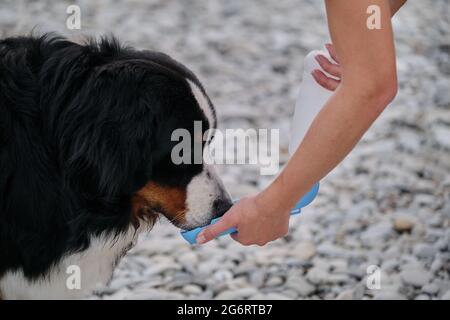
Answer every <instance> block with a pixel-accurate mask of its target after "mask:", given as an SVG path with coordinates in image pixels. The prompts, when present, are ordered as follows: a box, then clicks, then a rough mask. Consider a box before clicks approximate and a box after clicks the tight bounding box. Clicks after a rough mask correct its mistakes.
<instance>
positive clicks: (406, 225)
mask: <svg viewBox="0 0 450 320" xmlns="http://www.w3.org/2000/svg"><path fill="white" fill-rule="evenodd" d="M413 228H414V220H413V219H411V218H410V217H408V216H399V217H397V218H395V219H394V229H395V231H397V232H409V231H411V230H412V229H413Z"/></svg>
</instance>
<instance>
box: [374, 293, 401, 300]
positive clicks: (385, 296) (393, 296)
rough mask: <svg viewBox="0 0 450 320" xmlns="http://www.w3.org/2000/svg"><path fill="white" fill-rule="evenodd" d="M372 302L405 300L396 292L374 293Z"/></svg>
mask: <svg viewBox="0 0 450 320" xmlns="http://www.w3.org/2000/svg"><path fill="white" fill-rule="evenodd" d="M373 299H374V300H406V298H405V297H404V296H403V295H401V294H400V293H398V292H395V291H386V292H384V291H383V292H379V293H376V294H375V296H374V297H373Z"/></svg>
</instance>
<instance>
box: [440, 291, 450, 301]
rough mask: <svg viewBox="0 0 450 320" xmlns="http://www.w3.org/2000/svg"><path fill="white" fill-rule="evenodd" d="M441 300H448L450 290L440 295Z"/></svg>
mask: <svg viewBox="0 0 450 320" xmlns="http://www.w3.org/2000/svg"><path fill="white" fill-rule="evenodd" d="M441 300H450V290H449V291H447V292H446V293H444V294H443V295H442V297H441Z"/></svg>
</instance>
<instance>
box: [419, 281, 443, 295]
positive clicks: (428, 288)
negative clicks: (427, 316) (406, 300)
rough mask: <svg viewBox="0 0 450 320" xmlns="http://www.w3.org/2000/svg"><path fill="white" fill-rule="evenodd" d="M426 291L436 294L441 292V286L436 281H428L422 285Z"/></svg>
mask: <svg viewBox="0 0 450 320" xmlns="http://www.w3.org/2000/svg"><path fill="white" fill-rule="evenodd" d="M422 291H423V292H424V293H428V294H431V295H435V294H436V293H438V292H439V286H438V285H437V284H435V283H428V284H426V285H424V286H423V287H422Z"/></svg>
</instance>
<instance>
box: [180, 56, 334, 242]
mask: <svg viewBox="0 0 450 320" xmlns="http://www.w3.org/2000/svg"><path fill="white" fill-rule="evenodd" d="M317 54H322V55H324V56H325V57H327V58H329V59H330V60H331V58H330V56H329V55H328V53H327V52H326V51H313V52H311V53H309V54H308V55H307V56H306V57H305V63H304V73H303V81H302V83H301V85H300V90H299V95H298V99H297V104H296V106H295V114H294V120H293V122H292V129H291V140H290V144H289V153H290V154H291V155H292V154H293V153H294V152H295V151H296V150H297V148H298V146H299V145H300V143H301V142H302V140H303V138H304V137H305V135H306V132H307V131H308V129H309V127H310V126H311V123H312V122H313V121H314V118H315V117H316V115H317V114H318V113H319V111H320V109H321V108H322V107H323V105H324V104H325V102H326V101H327V100H328V98H329V97H330V96H331V94H332V92H331V91H328V90H326V89H324V88H322V87H321V86H319V85H318V84H317V83H316V82H315V80H314V78H313V77H312V75H311V72H312V71H313V70H314V69H321V67H320V65H319V64H318V63H317V61H316V60H315V58H314V57H315V56H316V55H317ZM322 71H323V70H322ZM318 192H319V183H316V184H315V185H314V186H313V187H312V188H311V190H310V191H309V192H308V193H307V194H305V195H304V196H303V197H302V198H301V199H300V201H299V202H298V203H297V205H296V206H295V207H294V208H293V209H292V211H291V215H297V214H299V213H300V212H301V209H302V208H304V207H306V206H307V205H309V204H310V203H311V202H312V201H313V200H314V199H315V197H316V196H317V193H318ZM219 220H220V218H217V219H214V220H212V221H211V223H210V224H209V225H212V224H215V223H216V222H217V221H219ZM203 229H205V227H199V228H196V229H194V230H190V231H183V232H181V235H182V236H183V238H184V239H185V240H186V241H187V242H189V243H190V244H196V243H197V236H198V234H199V233H200V232H201V231H202V230H203ZM236 232H237V230H236V229H235V228H231V229H229V230H227V231H225V232H223V233H222V234H220V235H219V237H221V236H224V235H227V234H232V233H236Z"/></svg>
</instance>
